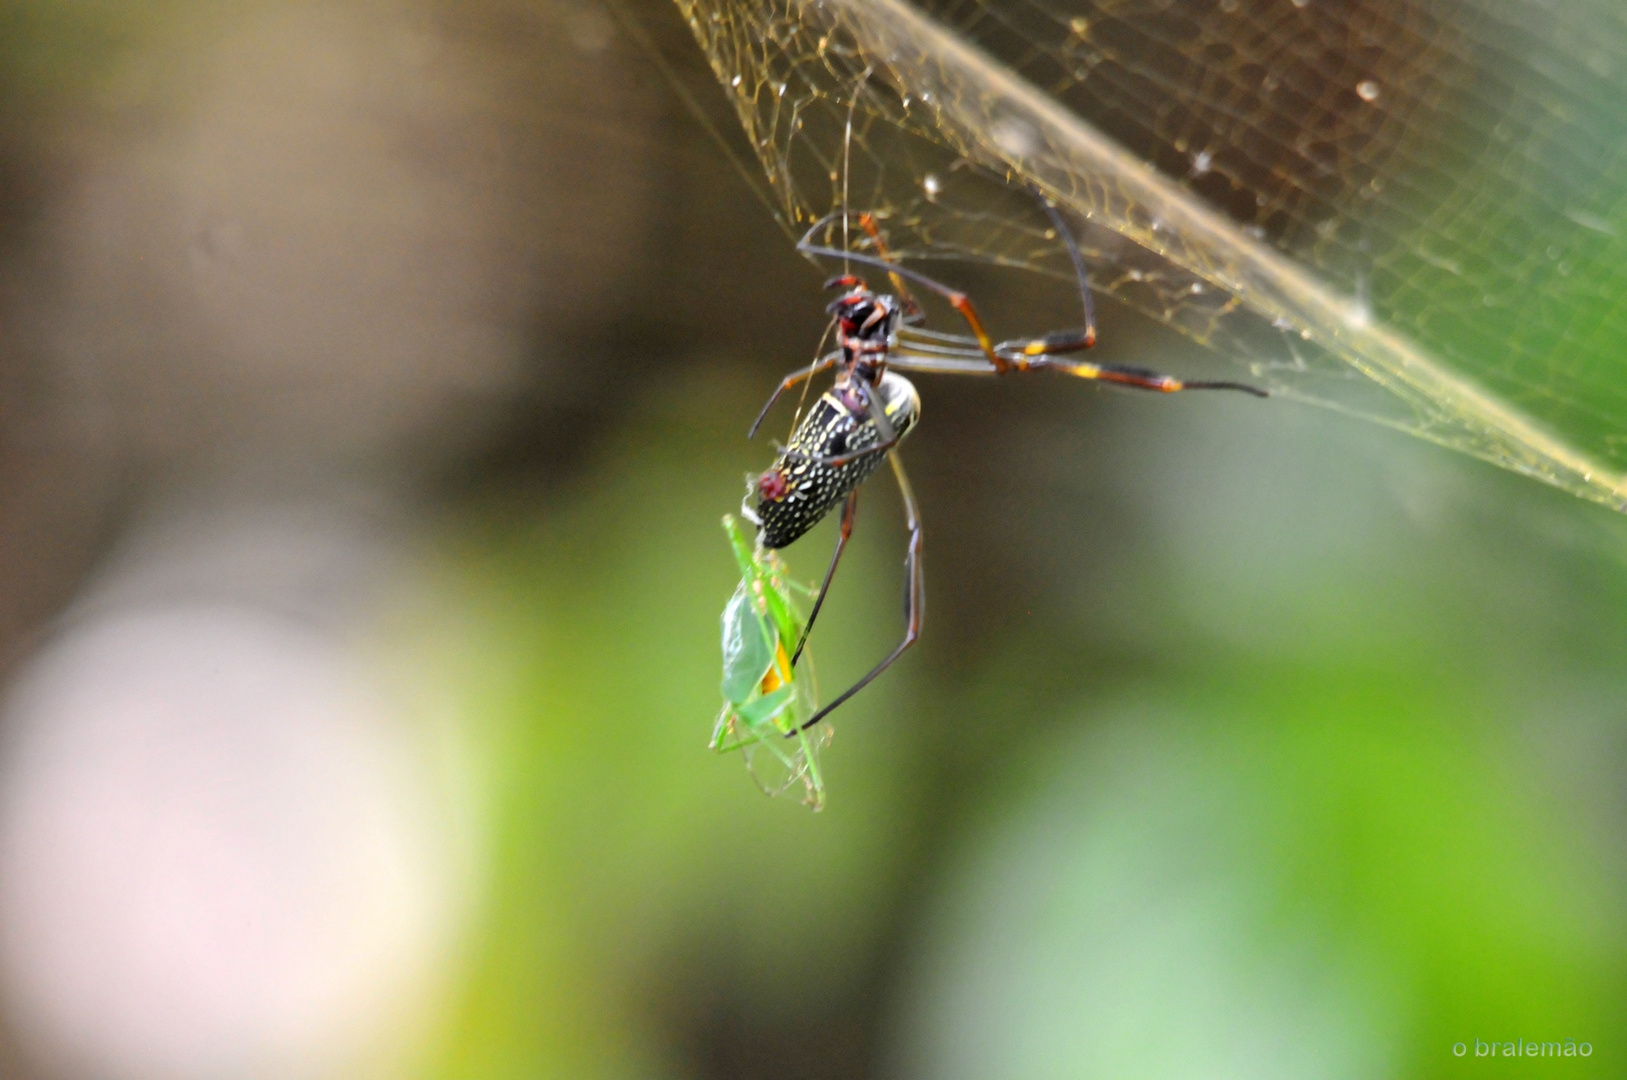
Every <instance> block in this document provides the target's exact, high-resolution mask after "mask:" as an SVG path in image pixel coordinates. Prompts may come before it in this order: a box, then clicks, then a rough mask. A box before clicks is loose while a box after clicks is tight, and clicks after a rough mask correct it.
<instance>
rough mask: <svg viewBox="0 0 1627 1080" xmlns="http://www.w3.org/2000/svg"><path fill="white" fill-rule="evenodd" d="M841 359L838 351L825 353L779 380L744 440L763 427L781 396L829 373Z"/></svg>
mask: <svg viewBox="0 0 1627 1080" xmlns="http://www.w3.org/2000/svg"><path fill="white" fill-rule="evenodd" d="M841 358H842V354H841V352H840V351H839V350H838V351H837V352H833V353H827V354H826V355H824V356H822V357H820V358H819V359H818V360H815V361H814V362H813V363H811V364H809V365H808V366H807V367H805V368H801V369H800V370H797V371H793V372H791V374H789V375H787V376H786V377H785V378H783V379H781V380H780V385H778V386H776V387H775V388H774V392H773V393H772V394H770V395H768V402H767V404H765V405H764V406H763V408H762V411H761V412H759V413H758V414H757V419H755V420H753V421H752V422H751V430H750V431H748V432H746V438H748V439H750V438H752V437H754V436H755V435H756V434H757V429H758V428H760V427H762V426H763V421H764V420H765V419H767V417H768V410H770V409H772V408H773V407H774V403H775V402H776V401H778V400H780V395H781V394H783V393H785V392H786V391H787V390H789V389H791V388H792V387H794V386H799V385H801V384H802V383H805V382H807V381H808V380H809V379H811V378H813V377H814V376H815V375H818V374H819V373H820V372H822V371H829V370H830V369H831V368H833V367H835V366H836V361H838V360H840V359H841Z"/></svg>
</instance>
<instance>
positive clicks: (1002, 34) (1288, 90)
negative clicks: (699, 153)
mask: <svg viewBox="0 0 1627 1080" xmlns="http://www.w3.org/2000/svg"><path fill="white" fill-rule="evenodd" d="M678 4H679V7H680V9H681V10H682V12H683V14H684V16H685V17H686V18H687V20H688V22H689V24H690V26H691V28H692V29H693V30H694V32H695V34H696V36H697V38H698V39H699V41H700V42H701V44H702V46H703V47H704V48H705V50H706V52H707V55H708V56H709V58H710V60H711V63H712V67H713V69H714V71H715V72H716V73H717V75H718V78H719V79H720V80H721V81H722V83H723V84H724V86H725V88H726V89H727V90H728V92H729V93H730V94H731V95H732V97H733V100H734V103H735V105H736V108H737V111H738V113H739V116H740V119H741V122H742V123H743V124H744V126H745V131H746V135H747V137H748V138H749V140H750V141H751V144H752V147H753V148H754V150H755V152H756V155H757V157H758V159H759V161H760V162H761V164H762V167H763V169H764V170H765V172H766V173H767V176H768V181H769V186H770V189H771V192H772V195H773V198H774V200H775V201H776V203H777V204H778V206H779V208H780V211H781V213H783V214H784V215H785V217H786V219H787V221H788V222H790V223H791V224H792V226H793V228H795V229H796V230H797V231H799V232H800V231H801V230H802V229H805V228H807V227H808V226H809V225H810V224H812V223H813V222H814V221H815V220H817V219H819V218H820V217H822V216H824V215H826V214H827V213H829V212H831V211H833V210H836V209H839V208H841V207H844V206H845V207H848V208H850V209H852V210H854V211H861V210H866V211H869V212H871V213H872V214H875V215H876V216H877V217H878V218H879V219H881V221H882V222H883V224H884V227H885V230H886V234H887V239H888V243H889V244H890V245H891V247H892V248H893V249H894V251H895V253H896V254H897V256H898V257H899V258H901V259H902V260H904V261H905V262H907V263H909V264H911V265H916V266H919V267H920V268H922V269H926V270H928V271H929V272H930V271H931V269H932V262H933V261H934V260H943V259H971V260H979V261H984V262H990V263H995V264H1000V265H1006V266H1012V267H1020V268H1024V269H1028V270H1033V271H1037V272H1040V273H1045V274H1050V275H1054V276H1058V277H1067V276H1069V275H1071V268H1070V265H1069V262H1068V258H1067V254H1066V251H1065V249H1064V248H1063V246H1062V244H1061V242H1060V241H1059V240H1058V238H1057V237H1056V235H1055V233H1054V230H1053V229H1052V228H1051V227H1050V222H1049V221H1048V219H1047V217H1046V215H1045V213H1044V211H1043V209H1042V208H1041V207H1040V206H1039V205H1038V203H1037V200H1036V199H1035V197H1034V195H1033V194H1032V192H1033V190H1035V189H1037V190H1039V191H1041V192H1043V193H1044V194H1045V195H1046V196H1047V197H1049V198H1050V199H1052V200H1053V201H1054V202H1055V203H1056V204H1057V205H1058V206H1059V207H1061V208H1062V209H1063V210H1064V211H1065V212H1066V213H1067V214H1068V216H1069V218H1070V220H1071V221H1072V222H1073V224H1074V228H1075V230H1076V231H1077V233H1078V235H1079V238H1080V240H1081V246H1082V247H1083V249H1084V252H1085V255H1086V257H1087V259H1088V261H1089V264H1090V267H1091V283H1092V286H1093V287H1094V288H1095V289H1096V290H1097V291H1098V292H1101V293H1106V294H1109V295H1111V296H1114V297H1116V298H1118V299H1119V300H1121V301H1123V302H1125V303H1127V304H1130V305H1131V306H1133V307H1135V308H1138V309H1140V310H1141V311H1144V312H1147V313H1148V314H1150V315H1152V316H1154V317H1155V318H1157V319H1159V320H1161V321H1163V322H1165V323H1167V324H1169V325H1171V326H1173V327H1175V328H1176V329H1178V330H1180V331H1182V332H1183V333H1185V334H1187V335H1189V336H1190V337H1192V338H1194V339H1196V340H1197V341H1199V342H1202V343H1204V344H1206V345H1208V346H1210V347H1211V348H1212V350H1213V354H1214V359H1213V363H1214V364H1215V365H1216V367H1217V368H1221V367H1234V368H1237V369H1240V373H1241V374H1243V375H1244V376H1246V377H1248V378H1250V379H1252V380H1254V381H1256V382H1259V383H1262V384H1264V385H1265V386H1267V387H1269V388H1270V389H1271V390H1272V391H1273V392H1274V393H1277V394H1282V395H1286V396H1290V397H1294V398H1299V399H1302V400H1308V401H1312V402H1316V403H1319V404H1323V405H1327V406H1331V407H1333V408H1336V409H1340V410H1344V411H1346V412H1350V413H1354V414H1357V415H1360V416H1363V417H1367V418H1370V419H1374V420H1377V421H1379V422H1381V423H1385V424H1388V425H1391V426H1394V427H1398V428H1401V429H1404V430H1406V431H1409V432H1413V433H1415V434H1418V435H1420V436H1423V437H1425V438H1428V439H1431V440H1433V441H1435V442H1438V443H1441V444H1444V445H1446V446H1449V447H1453V448H1456V449H1459V450H1463V451H1466V452H1468V453H1471V454H1474V455H1476V456H1478V457H1481V458H1484V459H1487V460H1489V461H1492V462H1495V463H1497V464H1500V465H1503V466H1506V467H1508V468H1512V469H1515V470H1517V471H1519V472H1522V473H1525V474H1528V475H1531V476H1534V477H1537V478H1540V479H1542V480H1545V481H1547V482H1549V483H1552V484H1555V485H1558V486H1559V487H1562V488H1565V489H1567V490H1569V491H1571V492H1574V493H1576V494H1578V495H1581V496H1584V497H1586V498H1589V499H1593V500H1595V501H1598V502H1602V503H1605V504H1608V505H1610V506H1613V507H1616V508H1618V509H1621V508H1627V480H1624V478H1623V475H1622V470H1623V469H1624V467H1627V364H1624V363H1623V356H1624V350H1627V307H1624V304H1623V302H1622V299H1623V297H1624V296H1627V239H1624V238H1627V109H1622V108H1621V107H1620V103H1621V102H1622V101H1627V8H1624V7H1622V6H1621V5H1620V4H1619V3H1618V2H1617V0H1569V2H1567V3H1565V4H1560V5H1550V4H1547V3H1543V2H1540V0H1459V2H1445V0H1443V2H1428V0H1406V2H1399V0H1378V2H1373V0H1075V2H1066V3H1064V2H1055V0H925V2H923V3H920V4H912V3H909V2H907V0H808V2H802V0H678ZM826 239H827V240H828V241H831V242H833V246H841V244H842V242H843V237H842V236H840V235H839V230H838V231H833V232H832V234H831V235H830V236H828V237H826ZM847 241H848V242H849V243H851V244H852V245H854V247H855V248H858V247H859V246H861V245H862V244H863V243H864V242H866V241H865V238H864V237H863V236H862V235H861V234H859V233H858V231H857V230H851V231H850V235H849V237H848V238H847ZM1228 374H1233V373H1232V372H1228ZM1204 376H1205V377H1220V373H1219V372H1218V371H1217V372H1216V373H1214V375H1213V376H1211V374H1210V373H1208V372H1205V373H1204Z"/></svg>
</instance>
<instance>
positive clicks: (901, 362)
mask: <svg viewBox="0 0 1627 1080" xmlns="http://www.w3.org/2000/svg"><path fill="white" fill-rule="evenodd" d="M887 363H888V364H889V365H891V366H892V367H895V368H898V369H899V370H900V371H923V372H926V373H928V374H931V375H999V374H1001V372H999V371H997V370H996V369H995V368H994V367H993V366H992V365H990V364H989V363H988V362H987V361H985V360H983V359H982V358H981V357H979V356H978V355H977V353H976V352H974V351H973V350H971V349H960V350H955V349H949V348H941V349H935V350H933V351H932V352H930V353H906V352H896V353H894V354H893V355H892V356H890V357H888V359H887ZM1019 370H1022V371H1045V370H1052V371H1060V372H1062V373H1063V374H1064V375H1072V376H1074V377H1075V378H1079V379H1093V380H1096V381H1098V382H1111V383H1118V384H1119V385H1121V386H1133V387H1135V388H1136V389H1139V390H1156V391H1158V392H1160V393H1164V394H1173V393H1175V392H1176V391H1179V390H1240V391H1242V392H1243V393H1245V394H1253V395H1254V396H1255V397H1262V398H1263V397H1270V396H1271V395H1270V394H1269V392H1267V391H1265V390H1262V389H1260V388H1259V387H1257V386H1250V385H1249V384H1248V383H1240V382H1229V381H1225V380H1209V379H1204V380H1186V379H1177V378H1175V377H1174V376H1171V375H1162V374H1159V373H1158V372H1156V371H1148V370H1147V369H1146V368H1138V367H1125V366H1123V365H1119V364H1086V363H1081V362H1077V361H1071V360H1051V359H1049V358H1048V357H1044V356H1040V357H1035V358H1033V359H1031V360H1024V361H1022V362H1021V364H1020V369H1019Z"/></svg>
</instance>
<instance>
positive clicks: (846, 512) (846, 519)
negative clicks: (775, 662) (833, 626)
mask: <svg viewBox="0 0 1627 1080" xmlns="http://www.w3.org/2000/svg"><path fill="white" fill-rule="evenodd" d="M858 512H859V492H858V489H856V488H855V489H854V491H853V494H851V495H849V496H848V497H847V504H846V505H845V506H843V507H842V531H841V532H839V533H837V534H836V550H835V551H834V552H832V553H831V556H830V566H829V568H827V569H826V570H825V580H824V582H823V583H821V584H820V586H819V595H818V596H816V597H814V602H813V610H812V611H810V612H808V621H807V622H806V623H804V624H803V626H802V638H801V640H799V641H798V642H797V648H796V651H795V652H793V653H792V654H791V666H792V667H796V666H797V661H798V660H799V659H801V658H802V647H803V646H804V645H806V644H808V635H809V634H811V633H813V624H814V620H815V619H817V618H819V609H820V608H821V607H822V606H824V603H825V594H826V593H828V592H830V580H831V578H833V577H835V576H836V564H837V563H839V562H841V561H842V549H843V548H845V547H847V541H848V537H850V536H852V535H853V518H854V517H855V516H856V515H857V514H858Z"/></svg>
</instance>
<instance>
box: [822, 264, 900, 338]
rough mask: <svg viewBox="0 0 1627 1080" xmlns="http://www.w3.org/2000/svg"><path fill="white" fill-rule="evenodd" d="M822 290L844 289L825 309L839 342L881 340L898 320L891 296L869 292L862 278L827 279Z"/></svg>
mask: <svg viewBox="0 0 1627 1080" xmlns="http://www.w3.org/2000/svg"><path fill="white" fill-rule="evenodd" d="M825 287H826V288H827V289H836V288H840V289H844V290H846V291H845V292H844V293H843V294H842V295H841V296H840V297H838V298H837V299H835V300H833V301H831V303H830V306H828V307H827V308H825V310H826V311H827V312H829V313H830V314H832V315H834V316H836V321H837V323H838V325H839V326H840V328H841V331H842V337H843V339H847V338H855V337H856V338H858V339H859V340H860V341H877V340H880V341H885V340H887V338H888V337H889V336H890V335H891V334H892V332H893V324H894V322H896V321H897V317H898V302H897V301H896V300H894V299H893V298H892V297H890V296H887V295H885V294H883V293H873V292H871V291H870V288H869V286H867V285H865V283H864V279H863V278H858V277H854V276H853V275H852V274H843V275H842V276H841V277H834V278H831V279H830V280H829V281H827V282H825Z"/></svg>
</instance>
